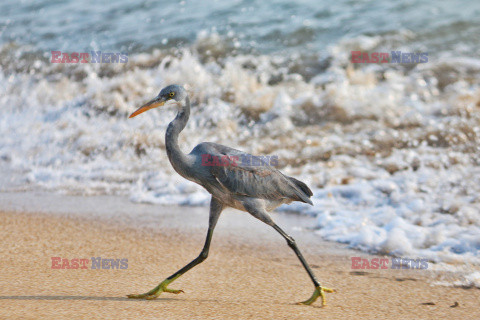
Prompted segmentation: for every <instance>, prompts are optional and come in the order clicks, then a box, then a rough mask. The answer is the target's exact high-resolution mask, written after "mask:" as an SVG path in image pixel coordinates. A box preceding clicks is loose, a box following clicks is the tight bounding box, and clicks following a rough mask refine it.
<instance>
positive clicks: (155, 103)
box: [129, 97, 166, 118]
mask: <svg viewBox="0 0 480 320" xmlns="http://www.w3.org/2000/svg"><path fill="white" fill-rule="evenodd" d="M165 102H166V100H165V98H163V97H156V98H155V99H153V100H150V101H149V102H147V103H145V104H144V105H143V106H141V107H140V108H138V109H137V110H136V111H135V112H134V113H132V114H131V115H130V116H129V118H133V117H136V116H138V115H139V114H140V113H143V112H145V111H147V110H150V109H153V108H158V107H161V106H163V105H164V104H165Z"/></svg>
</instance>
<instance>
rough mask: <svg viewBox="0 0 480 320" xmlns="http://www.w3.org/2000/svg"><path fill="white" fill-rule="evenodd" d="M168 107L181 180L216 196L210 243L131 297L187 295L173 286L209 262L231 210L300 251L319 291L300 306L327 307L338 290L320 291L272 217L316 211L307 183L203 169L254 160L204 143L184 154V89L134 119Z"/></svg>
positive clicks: (261, 169)
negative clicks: (283, 211) (208, 162)
mask: <svg viewBox="0 0 480 320" xmlns="http://www.w3.org/2000/svg"><path fill="white" fill-rule="evenodd" d="M167 102H174V104H176V105H177V108H178V113H177V116H176V117H175V119H174V120H173V121H172V122H170V124H169V125H168V128H167V132H166V134H165V145H166V149H167V155H168V159H169V160H170V163H171V164H172V166H173V168H174V169H175V171H177V172H178V174H180V175H181V176H182V177H184V178H185V179H188V180H190V181H193V182H195V183H197V184H199V185H201V186H202V187H204V188H205V189H206V190H207V191H208V192H209V193H210V194H211V195H212V199H211V201H210V217H209V225H208V233H207V239H206V240H205V244H204V246H203V249H202V252H201V253H200V255H199V256H198V257H197V258H195V259H194V260H192V261H191V262H190V263H189V264H187V265H186V266H185V267H183V268H181V269H180V270H178V271H177V272H175V273H174V274H172V275H171V276H170V277H168V278H166V279H165V280H163V281H162V282H161V283H160V284H159V285H158V286H156V287H155V288H153V289H152V290H150V291H148V292H147V293H143V294H132V295H128V297H129V298H133V299H155V298H157V297H158V296H159V295H160V294H161V293H162V292H169V293H177V294H178V293H181V292H183V291H182V290H174V289H170V288H168V285H169V284H170V283H172V282H173V281H175V280H176V279H177V278H178V277H180V276H181V275H182V274H184V273H185V272H187V271H188V270H190V269H192V268H193V267H195V266H196V265H197V264H199V263H201V262H203V261H204V260H205V259H206V258H207V256H208V250H209V247H210V242H211V240H212V235H213V230H214V228H215V225H216V224H217V221H218V218H219V216H220V213H221V212H222V210H223V209H224V208H225V207H232V208H235V209H239V210H242V211H246V212H248V213H250V214H251V215H252V216H254V217H255V218H257V219H259V220H261V221H263V222H265V223H266V224H268V225H270V226H272V227H273V228H274V229H275V230H277V231H278V233H280V234H281V235H282V236H283V237H284V238H285V240H286V241H287V244H288V246H289V247H290V248H292V249H293V251H295V254H296V255H297V257H298V259H300V262H301V263H302V265H303V267H304V268H305V270H306V271H307V273H308V275H309V276H310V278H311V279H312V281H313V284H314V286H315V290H314V292H313V295H312V296H311V297H310V298H309V299H308V300H306V301H303V302H300V303H302V304H307V305H309V304H312V303H313V302H314V301H315V300H317V298H318V297H321V300H322V306H323V305H325V292H333V290H332V289H328V288H325V287H322V286H321V285H320V283H319V282H318V280H317V279H316V278H315V275H314V274H313V272H312V269H310V267H309V265H308V263H307V261H306V260H305V258H304V257H303V255H302V253H301V252H300V250H299V249H298V247H297V245H296V243H295V240H294V239H293V238H292V237H290V236H289V235H288V234H287V233H285V232H284V231H283V230H282V229H281V228H280V227H279V226H278V225H277V224H275V222H274V221H273V220H272V218H271V217H270V215H269V213H268V212H269V211H272V210H273V209H275V208H277V207H278V206H280V205H281V204H284V203H291V202H292V201H301V202H305V203H308V204H310V205H313V203H312V201H311V200H310V199H309V198H310V197H311V196H312V195H313V194H312V191H311V190H310V189H309V188H308V186H307V185H306V184H305V183H303V182H301V181H299V180H297V179H295V178H292V177H288V176H286V175H284V174H282V173H281V172H280V171H278V170H277V169H275V168H274V167H271V166H269V165H268V164H266V163H264V164H263V165H262V166H251V165H245V164H243V163H236V164H235V165H225V166H223V165H215V166H205V165H203V164H204V163H202V156H203V157H205V155H208V156H209V157H210V158H217V159H218V158H222V157H225V156H227V157H229V158H234V157H242V158H243V157H245V156H249V155H248V154H246V153H244V152H242V151H239V150H236V149H233V148H229V147H226V146H223V145H220V144H216V143H211V142H202V143H200V144H199V145H197V146H196V147H195V148H194V149H193V150H192V152H190V153H189V154H184V153H183V152H182V151H181V150H180V148H179V146H178V136H179V134H180V132H181V131H182V130H183V129H184V128H185V126H186V124H187V121H188V118H189V116H190V99H189V98H188V95H187V92H186V91H185V89H184V88H183V87H181V86H178V85H170V86H168V87H165V88H164V89H162V90H161V91H160V93H159V94H158V96H157V97H155V98H154V99H153V100H151V101H149V102H147V103H146V104H144V105H143V106H141V107H140V108H139V109H137V110H136V111H135V112H134V113H132V114H131V115H130V118H133V117H135V116H137V115H139V114H140V113H143V112H145V111H147V110H150V109H153V108H157V107H160V106H163V105H164V104H165V103H167Z"/></svg>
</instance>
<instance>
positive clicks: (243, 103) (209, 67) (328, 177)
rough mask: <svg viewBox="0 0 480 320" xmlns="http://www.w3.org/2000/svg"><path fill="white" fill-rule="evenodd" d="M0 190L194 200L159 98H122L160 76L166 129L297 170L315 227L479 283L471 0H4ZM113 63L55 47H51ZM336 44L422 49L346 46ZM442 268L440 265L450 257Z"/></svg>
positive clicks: (149, 92) (476, 6)
mask: <svg viewBox="0 0 480 320" xmlns="http://www.w3.org/2000/svg"><path fill="white" fill-rule="evenodd" d="M0 12H2V14H1V16H0V164H1V166H2V167H3V168H6V169H2V170H3V171H2V172H6V171H8V176H9V177H11V179H13V180H14V181H15V183H14V184H8V183H4V184H3V185H2V186H1V189H2V190H3V191H23V190H38V189H42V190H51V191H54V192H60V193H68V194H84V195H99V194H107V195H110V194H112V195H122V196H125V197H128V198H129V199H131V201H134V202H147V203H161V204H181V205H206V204H208V199H209V195H208V194H207V193H206V192H205V191H204V190H203V189H202V188H200V187H198V186H197V185H195V184H193V183H191V182H188V181H185V180H184V179H182V178H181V177H180V176H178V175H177V174H176V173H175V172H174V170H173V169H172V168H171V165H170V163H169V161H168V159H167V157H166V154H165V146H164V133H165V129H166V126H167V124H168V122H170V121H171V120H172V119H173V117H174V116H175V114H174V110H172V109H169V108H166V109H162V110H155V111H150V112H148V113H145V114H142V115H141V116H139V117H136V118H135V119H127V116H128V115H129V114H130V113H131V112H132V111H133V110H135V109H136V108H137V107H138V106H139V105H141V104H142V103H144V102H145V101H147V100H149V99H150V98H152V97H154V96H155V95H157V94H158V92H159V90H160V89H161V88H162V87H163V86H165V85H167V84H171V83H178V84H181V85H184V86H185V87H186V88H187V90H188V92H189V94H190V97H191V100H192V101H193V104H194V106H193V108H192V116H191V119H190V122H189V123H188V126H187V128H186V129H185V130H184V131H183V133H182V135H181V137H180V145H181V147H182V148H183V150H184V151H185V152H189V151H190V150H191V149H192V148H193V147H194V146H195V145H196V144H198V143H200V142H202V141H212V142H217V143H222V144H225V145H228V146H231V147H234V148H239V149H241V150H244V151H248V152H251V153H253V154H258V155H276V156H278V158H279V168H280V169H281V170H282V171H283V172H284V173H286V174H288V175H292V176H295V177H297V178H299V179H301V180H303V181H305V182H306V183H307V184H308V185H309V186H311V188H312V190H313V191H314V196H313V202H314V204H315V206H313V207H311V206H308V205H304V204H300V203H295V204H292V205H290V206H284V207H281V208H280V210H295V211H297V212H300V213H303V214H308V215H312V216H315V217H317V226H316V227H317V230H316V232H317V233H318V235H320V236H321V237H322V238H324V239H327V240H332V241H339V242H343V243H348V244H350V245H351V246H352V247H353V248H358V249H361V250H365V251H369V252H378V253H382V254H390V255H394V256H401V257H411V258H413V257H418V258H427V259H429V260H430V261H432V262H436V264H435V266H436V268H439V269H441V268H444V269H447V270H458V271H459V274H458V279H455V280H454V281H448V282H447V283H448V284H450V285H474V286H480V277H479V275H480V272H479V271H478V270H479V269H480V166H479V163H480V157H479V155H480V150H479V148H480V147H479V142H480V37H479V36H478V35H479V34H480V20H478V17H479V16H480V2H476V1H470V2H460V1H457V2H456V1H438V2H436V3H435V4H432V2H431V1H421V0H411V1H397V2H393V1H389V2H386V1H336V2H332V1H296V2H292V1H271V2H265V1H263V2H262V1H254V0H244V1H232V2H225V1H202V2H200V1H197V2H193V1H175V2H172V1H140V2H136V3H130V2H127V1H116V2H115V3H114V4H110V5H100V4H98V3H97V2H93V1H87V2H82V4H79V3H78V2H74V1H62V2H55V1H48V2H47V1H20V2H17V1H3V2H2V3H1V4H0ZM94 50H95V51H102V52H124V53H127V54H128V62H127V63H112V64H108V63H103V64H99V63H85V64H82V63H78V64H53V63H51V62H50V59H51V51H63V52H91V51H94ZM351 51H366V52H391V51H402V52H428V62H427V63H419V64H399V63H384V64H352V63H351V62H350V58H351ZM5 170H6V171H5ZM4 180H5V179H4V178H2V179H1V180H0V181H2V182H4ZM452 268H453V269H452Z"/></svg>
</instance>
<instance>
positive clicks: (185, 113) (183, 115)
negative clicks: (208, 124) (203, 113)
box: [165, 97, 190, 177]
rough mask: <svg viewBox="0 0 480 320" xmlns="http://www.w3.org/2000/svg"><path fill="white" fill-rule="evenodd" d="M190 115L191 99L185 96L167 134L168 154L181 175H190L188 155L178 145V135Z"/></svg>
mask: <svg viewBox="0 0 480 320" xmlns="http://www.w3.org/2000/svg"><path fill="white" fill-rule="evenodd" d="M189 117H190V99H189V98H188V97H186V98H185V103H184V104H183V105H182V107H181V108H180V110H179V111H178V113H177V116H176V117H175V119H173V121H172V122H170V124H169V125H168V128H167V132H166V134H165V146H166V149H167V156H168V159H169V160H170V163H171V164H172V166H173V168H174V169H175V171H177V172H178V173H179V174H180V175H182V176H184V177H185V176H186V175H188V168H189V166H188V164H189V161H188V156H187V155H186V154H184V153H183V152H182V150H180V147H179V146H178V136H179V135H180V132H182V130H183V129H184V128H185V126H186V125H187V122H188V119H189Z"/></svg>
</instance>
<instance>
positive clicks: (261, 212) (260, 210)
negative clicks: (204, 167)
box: [242, 199, 333, 306]
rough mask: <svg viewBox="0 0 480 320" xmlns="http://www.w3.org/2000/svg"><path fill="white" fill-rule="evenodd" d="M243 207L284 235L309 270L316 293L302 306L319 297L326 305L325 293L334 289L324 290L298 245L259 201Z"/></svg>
mask: <svg viewBox="0 0 480 320" xmlns="http://www.w3.org/2000/svg"><path fill="white" fill-rule="evenodd" d="M242 204H243V206H244V207H245V210H247V211H248V213H250V214H251V215H252V216H254V217H255V218H257V219H259V220H260V221H263V222H264V223H266V224H268V225H269V226H272V227H273V228H274V229H275V230H277V231H278V233H280V234H281V235H282V237H284V238H285V240H287V244H288V246H289V247H290V248H292V249H293V251H294V252H295V254H296V255H297V257H298V259H300V262H301V263H302V265H303V267H304V268H305V270H307V272H308V275H309V276H310V279H312V282H313V285H314V286H315V291H314V292H313V294H312V296H311V297H310V299H308V300H305V301H303V302H300V303H301V304H312V303H313V302H315V301H316V300H317V299H318V297H321V298H322V306H324V305H325V304H326V302H325V292H333V290H332V289H328V288H324V287H322V286H321V285H320V283H319V282H318V280H317V278H316V277H315V275H314V274H313V271H312V269H310V266H309V265H308V263H307V261H306V260H305V258H304V257H303V255H302V253H301V252H300V250H299V249H298V247H297V244H296V243H295V240H294V239H293V238H292V237H291V236H289V235H288V234H287V233H286V232H285V231H283V230H282V229H281V228H280V227H279V226H278V225H277V224H276V223H275V222H274V221H273V220H272V218H271V217H270V215H269V214H268V212H267V211H266V210H265V206H264V203H263V202H262V201H259V200H253V199H244V201H243V202H242Z"/></svg>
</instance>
